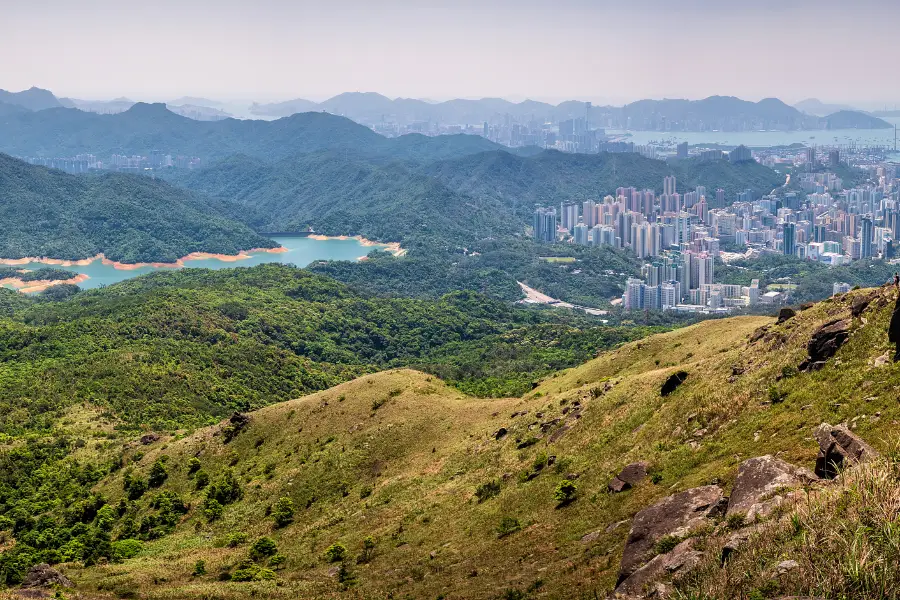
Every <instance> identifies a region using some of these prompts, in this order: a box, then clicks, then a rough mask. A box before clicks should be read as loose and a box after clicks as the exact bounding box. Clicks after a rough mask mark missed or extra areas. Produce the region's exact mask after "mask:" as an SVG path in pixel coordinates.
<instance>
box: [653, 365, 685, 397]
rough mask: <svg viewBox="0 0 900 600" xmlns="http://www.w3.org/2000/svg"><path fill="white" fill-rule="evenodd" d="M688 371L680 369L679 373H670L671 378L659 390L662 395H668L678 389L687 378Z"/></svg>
mask: <svg viewBox="0 0 900 600" xmlns="http://www.w3.org/2000/svg"><path fill="white" fill-rule="evenodd" d="M687 376H688V374H687V371H678V372H677V373H672V374H671V375H669V378H668V379H666V381H665V383H663V385H662V389H661V390H660V391H659V394H660V395H661V396H668V395H669V394H671V393H672V392H674V391H675V390H677V389H678V386H680V385H681V384H682V383H684V380H685V379H687Z"/></svg>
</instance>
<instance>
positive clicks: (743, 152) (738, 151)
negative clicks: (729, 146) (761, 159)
mask: <svg viewBox="0 0 900 600" xmlns="http://www.w3.org/2000/svg"><path fill="white" fill-rule="evenodd" d="M728 160H730V161H731V162H733V163H739V162H748V161H751V160H753V153H752V152H750V148H748V147H747V146H744V145H743V144H742V145H740V146H738V147H737V148H735V149H734V150H732V151H731V152H729V153H728Z"/></svg>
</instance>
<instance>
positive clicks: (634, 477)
mask: <svg viewBox="0 0 900 600" xmlns="http://www.w3.org/2000/svg"><path fill="white" fill-rule="evenodd" d="M646 477H647V463H645V462H636V463H631V464H630V465H628V466H626V467H625V468H624V469H622V471H621V472H620V473H619V474H618V475H616V476H615V477H613V478H612V479H611V480H610V482H609V484H607V486H606V488H607V489H608V490H609V491H610V492H612V493H614V494H615V493H618V492H624V491H625V490H630V489H631V488H632V487H634V486H636V485H637V484H638V483H640V482H641V481H643V480H644V479H646Z"/></svg>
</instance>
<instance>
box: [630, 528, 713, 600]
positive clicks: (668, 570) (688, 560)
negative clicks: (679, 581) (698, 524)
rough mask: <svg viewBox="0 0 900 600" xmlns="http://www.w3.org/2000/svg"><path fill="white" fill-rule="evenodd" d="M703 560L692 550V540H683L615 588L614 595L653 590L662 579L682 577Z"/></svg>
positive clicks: (634, 593)
mask: <svg viewBox="0 0 900 600" xmlns="http://www.w3.org/2000/svg"><path fill="white" fill-rule="evenodd" d="M702 559H703V553H702V552H699V551H697V550H694V539H693V538H690V539H687V540H684V541H683V542H681V543H680V544H678V545H677V546H675V548H673V549H672V550H671V551H670V552H669V553H667V554H658V555H656V556H654V557H653V558H652V559H651V560H650V561H649V562H648V563H647V564H645V565H644V566H642V567H640V568H639V569H637V570H636V571H635V572H634V573H632V574H631V575H629V576H628V577H627V578H626V579H625V580H624V581H622V582H621V583H620V584H619V585H618V586H616V594H622V595H639V594H644V593H645V592H646V591H647V590H653V589H654V588H655V585H654V584H656V583H658V582H659V580H660V579H662V578H663V577H670V576H673V575H679V576H681V575H684V574H685V573H687V572H688V571H690V570H691V569H693V568H694V567H696V566H697V565H698V564H699V563H700V561H701V560H702Z"/></svg>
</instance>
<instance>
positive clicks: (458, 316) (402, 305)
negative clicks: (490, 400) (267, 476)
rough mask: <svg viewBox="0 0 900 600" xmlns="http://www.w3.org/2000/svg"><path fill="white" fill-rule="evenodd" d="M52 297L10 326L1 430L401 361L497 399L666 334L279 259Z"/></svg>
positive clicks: (225, 406) (274, 396)
mask: <svg viewBox="0 0 900 600" xmlns="http://www.w3.org/2000/svg"><path fill="white" fill-rule="evenodd" d="M39 300H40V298H39V299H38V301H35V302H33V303H30V304H28V305H27V306H26V307H22V306H21V305H12V306H11V307H10V308H9V309H8V310H7V312H11V313H12V316H11V317H9V318H7V319H6V320H0V406H5V407H6V410H3V411H2V416H0V433H3V432H6V433H21V432H23V431H28V430H34V429H40V428H42V427H44V426H46V425H47V424H48V423H49V422H51V421H52V419H54V418H56V417H58V416H59V411H60V410H63V409H64V408H66V407H67V406H69V405H71V404H72V403H76V402H83V401H88V402H91V403H97V404H99V405H102V406H104V407H106V408H108V409H109V410H110V411H112V412H113V413H114V414H116V415H117V417H118V418H119V419H121V420H122V421H123V422H124V423H125V424H126V425H127V426H128V427H132V428H137V427H139V426H140V425H142V424H145V425H149V426H151V427H157V428H168V429H173V428H177V427H180V426H185V425H195V426H196V425H201V424H205V423H209V422H211V421H214V420H217V419H219V418H221V417H222V416H223V415H225V414H227V413H228V412H229V411H233V410H248V409H251V408H258V407H260V406H264V405H266V404H270V403H272V402H277V401H280V400H286V399H289V398H294V397H297V396H300V395H303V394H306V393H309V392H311V391H315V390H320V389H325V388H327V387H330V386H332V385H335V384H337V383H339V382H341V381H345V380H346V379H349V378H352V377H355V376H357V375H359V374H361V373H366V372H371V371H375V370H381V369H385V368H388V367H394V366H420V367H421V368H424V369H428V370H431V371H433V372H439V373H440V374H441V375H442V376H443V377H446V378H447V380H448V381H450V382H453V383H455V384H456V385H458V386H460V387H461V388H462V389H465V390H467V391H472V392H475V393H478V394H482V395H486V396H495V395H509V394H520V393H523V392H525V391H527V390H529V389H530V388H531V383H532V381H534V380H535V379H536V378H538V377H540V376H542V375H543V374H546V373H549V372H551V371H553V370H556V369H559V368H563V367H566V366H572V365H575V364H578V363H580V362H582V361H584V360H586V359H587V358H590V357H591V356H593V355H594V353H596V352H597V351H598V350H599V349H602V348H609V347H611V346H614V345H616V344H618V343H620V342H621V341H624V340H630V339H634V338H636V337H640V336H643V335H646V333H647V332H648V331H650V330H649V329H647V328H646V327H645V326H642V325H640V326H639V325H629V326H624V325H623V326H618V327H616V326H601V323H600V322H599V321H597V320H596V319H591V318H588V317H587V316H578V314H577V313H569V312H565V311H547V310H536V309H522V308H515V307H512V306H510V305H509V304H508V303H506V302H503V301H498V300H492V299H489V298H487V297H485V296H481V295H478V294H475V293H473V292H465V291H458V292H454V293H450V294H447V295H444V296H442V297H440V298H438V299H436V300H414V299H403V298H392V299H386V298H372V297H366V296H362V295H359V294H357V293H355V292H353V291H352V290H351V289H349V288H347V287H346V286H344V285H342V284H340V283H337V282H335V281H334V280H332V279H328V278H325V277H322V276H319V275H313V274H310V273H309V272H308V271H305V270H302V269H296V268H293V267H287V266H281V265H275V264H270V265H264V266H259V267H253V268H235V269H225V270H219V271H208V270H202V269H186V270H183V271H179V272H168V273H163V272H159V273H154V274H152V275H149V276H145V277H140V278H136V279H132V280H128V281H126V282H122V283H119V284H116V285H114V286H110V287H108V288H105V289H100V290H92V291H85V292H81V293H79V294H76V295H75V296H72V297H71V298H69V299H68V300H65V301H62V302H41V301H39ZM535 340H543V341H542V343H534V342H535ZM448 344H453V346H448ZM448 348H452V351H450V350H448ZM499 348H503V351H502V352H499V351H496V350H497V349H499ZM23 397H28V398H31V402H29V403H25V404H24V405H23V404H22V403H21V402H20V399H21V398H23Z"/></svg>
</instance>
